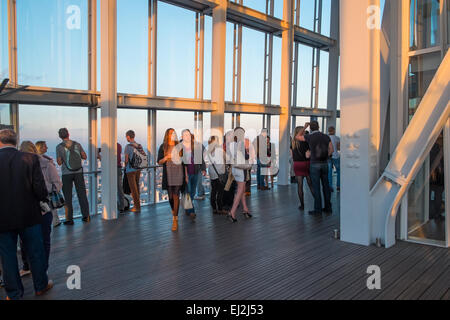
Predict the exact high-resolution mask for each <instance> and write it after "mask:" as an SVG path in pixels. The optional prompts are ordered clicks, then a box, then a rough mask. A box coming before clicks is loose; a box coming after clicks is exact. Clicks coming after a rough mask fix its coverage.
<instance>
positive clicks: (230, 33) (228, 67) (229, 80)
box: [225, 22, 234, 101]
mask: <svg viewBox="0 0 450 320" xmlns="http://www.w3.org/2000/svg"><path fill="white" fill-rule="evenodd" d="M233 37H234V24H232V23H229V22H227V40H226V42H227V43H226V57H225V60H226V61H225V101H233V73H234V70H233V45H234V42H233Z"/></svg>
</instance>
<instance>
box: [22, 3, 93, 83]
mask: <svg viewBox="0 0 450 320" xmlns="http://www.w3.org/2000/svg"><path fill="white" fill-rule="evenodd" d="M87 28H88V24H87V1H85V0H84V1H83V0H40V1H35V0H18V1H17V41H18V52H17V54H18V61H19V65H18V68H19V70H18V71H19V83H21V84H24V85H34V86H45V87H56V88H70V89H87V84H88V74H87V73H88V70H87V69H88V68H87V59H88V49H87V46H88V31H87Z"/></svg>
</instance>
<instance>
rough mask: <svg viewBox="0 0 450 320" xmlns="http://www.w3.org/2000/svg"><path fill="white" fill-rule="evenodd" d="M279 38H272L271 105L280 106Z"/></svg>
mask: <svg viewBox="0 0 450 320" xmlns="http://www.w3.org/2000/svg"><path fill="white" fill-rule="evenodd" d="M280 82H281V38H279V37H273V61H272V105H276V106H278V105H280V93H281V92H280V90H281V88H280Z"/></svg>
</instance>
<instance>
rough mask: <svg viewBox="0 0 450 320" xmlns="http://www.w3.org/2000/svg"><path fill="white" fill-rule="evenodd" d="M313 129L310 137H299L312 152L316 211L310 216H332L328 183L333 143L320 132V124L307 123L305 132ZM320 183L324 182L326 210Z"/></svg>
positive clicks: (315, 122) (311, 170) (311, 212)
mask: <svg viewBox="0 0 450 320" xmlns="http://www.w3.org/2000/svg"><path fill="white" fill-rule="evenodd" d="M308 127H311V131H312V132H311V133H310V134H308V135H299V138H298V139H299V140H300V141H306V142H308V144H309V148H310V150H311V167H310V175H311V180H312V185H313V193H314V194H313V195H314V210H313V211H310V212H309V214H311V215H315V214H322V212H325V213H326V214H331V213H332V212H333V210H332V208H331V189H330V183H329V181H328V160H329V158H330V157H331V155H332V154H333V152H334V148H333V143H332V142H331V139H330V137H329V136H327V135H326V134H323V133H322V132H320V131H319V123H318V122H317V121H312V122H311V124H309V123H306V124H305V127H304V128H303V131H306V129H308ZM320 182H322V189H323V197H324V200H325V208H324V209H322V197H321V192H320Z"/></svg>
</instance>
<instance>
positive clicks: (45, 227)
mask: <svg viewBox="0 0 450 320" xmlns="http://www.w3.org/2000/svg"><path fill="white" fill-rule="evenodd" d="M52 221H53V214H52V213H51V212H49V213H46V214H45V215H43V216H42V224H41V227H42V240H43V242H44V249H45V258H46V259H47V265H48V264H49V262H50V248H51V237H50V235H51V234H52ZM20 253H21V255H22V262H23V268H22V269H23V270H30V263H29V259H28V254H27V251H26V249H25V245H24V243H23V241H20Z"/></svg>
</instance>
